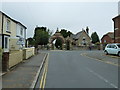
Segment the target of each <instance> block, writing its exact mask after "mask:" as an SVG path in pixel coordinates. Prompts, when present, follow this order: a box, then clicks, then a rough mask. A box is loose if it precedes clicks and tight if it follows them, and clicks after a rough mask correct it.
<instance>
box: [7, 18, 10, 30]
mask: <svg viewBox="0 0 120 90" xmlns="http://www.w3.org/2000/svg"><path fill="white" fill-rule="evenodd" d="M6 31H10V20H8V19H7V22H6Z"/></svg>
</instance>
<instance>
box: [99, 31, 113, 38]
mask: <svg viewBox="0 0 120 90" xmlns="http://www.w3.org/2000/svg"><path fill="white" fill-rule="evenodd" d="M105 36H109V37H110V38H112V39H114V32H108V33H107V34H105V35H103V37H102V38H101V39H103V38H104V37H105Z"/></svg>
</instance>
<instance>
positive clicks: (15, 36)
mask: <svg viewBox="0 0 120 90" xmlns="http://www.w3.org/2000/svg"><path fill="white" fill-rule="evenodd" d="M0 29H1V31H0V37H1V38H2V40H1V42H2V49H3V52H9V51H10V50H18V49H20V47H21V46H25V39H26V27H25V26H24V25H23V24H21V23H20V22H18V21H16V20H14V19H12V18H11V17H9V16H8V15H6V14H5V13H3V12H1V11H0Z"/></svg>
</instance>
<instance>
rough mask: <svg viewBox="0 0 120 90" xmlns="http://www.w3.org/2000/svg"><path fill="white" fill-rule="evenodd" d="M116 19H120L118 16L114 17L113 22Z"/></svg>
mask: <svg viewBox="0 0 120 90" xmlns="http://www.w3.org/2000/svg"><path fill="white" fill-rule="evenodd" d="M116 18H120V15H118V16H116V17H114V18H113V19H112V20H113V21H114V20H115V19H116Z"/></svg>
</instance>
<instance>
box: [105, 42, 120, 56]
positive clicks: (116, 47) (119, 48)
mask: <svg viewBox="0 0 120 90" xmlns="http://www.w3.org/2000/svg"><path fill="white" fill-rule="evenodd" d="M104 53H105V54H106V55H108V54H115V55H118V56H119V57H120V43H114V44H107V46H106V47H105V50H104Z"/></svg>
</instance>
